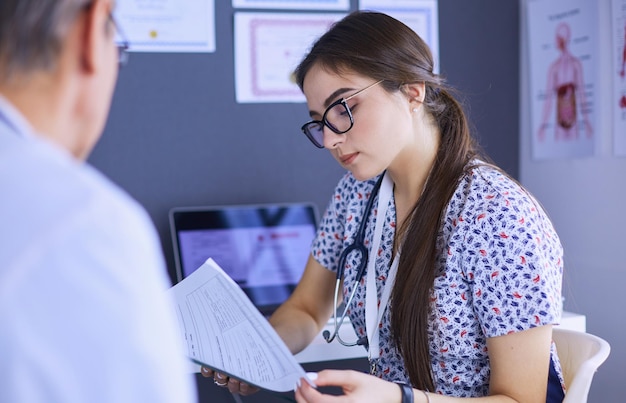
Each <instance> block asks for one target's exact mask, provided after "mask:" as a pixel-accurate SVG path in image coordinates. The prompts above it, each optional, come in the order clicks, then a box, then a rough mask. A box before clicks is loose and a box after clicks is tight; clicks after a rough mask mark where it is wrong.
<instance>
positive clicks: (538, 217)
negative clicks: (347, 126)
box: [312, 164, 563, 397]
mask: <svg viewBox="0 0 626 403" xmlns="http://www.w3.org/2000/svg"><path fill="white" fill-rule="evenodd" d="M376 180H377V178H374V179H371V180H369V181H357V180H356V179H355V178H354V177H353V176H352V174H350V173H347V174H346V175H345V176H344V177H343V178H342V179H341V180H340V182H339V184H338V185H337V187H336V190H335V193H334V195H333V198H332V200H331V202H330V203H329V205H328V208H327V211H326V212H325V214H324V216H323V218H322V221H321V224H320V226H319V228H318V232H317V236H316V238H315V240H314V242H313V246H312V253H313V256H314V257H315V259H316V260H317V261H318V262H319V263H320V264H322V265H323V266H324V267H326V268H328V269H329V270H332V271H336V270H337V267H336V266H337V262H338V260H339V256H340V254H341V252H342V250H343V249H344V248H345V247H346V246H347V245H349V244H350V243H351V242H352V240H353V239H354V235H355V233H356V232H357V229H358V226H359V223H360V221H361V220H362V219H363V214H364V210H365V205H366V203H367V200H368V199H369V197H370V193H371V190H372V188H373V186H374V184H375V182H376ZM394 206H395V204H394V200H393V197H392V199H391V201H390V202H389V207H388V209H387V214H386V218H385V226H384V229H383V235H382V240H381V243H380V249H379V250H378V251H376V253H373V252H372V251H370V256H376V278H377V282H378V287H377V288H378V298H379V300H380V297H381V293H382V289H383V286H384V283H385V280H386V276H387V272H388V270H389V266H390V263H391V258H392V255H391V253H392V245H393V238H394V233H395V227H396V222H395V221H396V213H395V207H394ZM372 210H374V211H373V212H372V213H371V214H369V216H368V217H367V220H368V222H367V229H366V235H365V244H366V246H368V245H370V244H371V242H372V237H373V233H374V223H375V216H376V211H375V210H376V203H374V207H373V208H372ZM409 242H410V240H409ZM368 247H369V246H368ZM437 251H438V256H439V259H438V266H437V268H436V269H437V273H438V275H437V277H436V279H435V283H434V288H433V290H432V291H431V292H432V298H431V300H432V301H433V304H432V306H431V318H430V321H429V323H430V325H429V329H428V335H429V340H430V357H431V364H432V373H433V379H434V382H435V385H436V388H437V392H438V393H443V394H446V395H452V396H461V397H471V396H484V395H487V394H488V391H489V358H488V355H487V344H486V342H487V338H488V337H496V336H501V335H505V334H508V333H511V332H518V331H522V330H526V329H529V328H532V327H535V326H542V325H546V324H557V323H558V322H559V320H560V315H561V308H562V307H561V305H562V302H561V279H562V272H563V260H562V255H563V250H562V247H561V244H560V241H559V238H558V236H557V234H556V232H555V230H554V228H553V226H552V224H551V222H550V220H549V218H548V217H547V215H546V214H545V212H544V211H543V209H542V208H541V207H540V205H539V204H538V203H537V202H536V201H535V199H534V198H533V197H532V196H530V195H529V194H528V193H527V192H526V191H525V190H524V189H523V188H521V187H520V186H519V185H518V184H517V183H516V182H515V181H513V180H512V179H510V178H509V177H507V176H506V175H504V174H503V173H501V172H500V171H499V170H498V169H496V168H494V167H492V166H490V165H486V164H482V165H480V166H479V167H476V168H474V169H473V170H472V171H471V173H470V174H469V175H467V176H465V177H464V178H463V179H462V180H461V181H460V183H459V186H458V187H457V189H456V191H455V192H454V195H453V196H452V198H451V200H450V202H449V204H448V206H447V209H446V211H445V216H444V218H443V221H442V227H441V228H440V231H439V234H438V237H437ZM357 264H358V256H353V255H350V256H348V259H347V264H346V269H345V272H344V289H343V293H344V301H345V300H347V298H348V296H349V293H350V292H351V291H352V288H353V287H354V286H355V276H356V274H355V270H354V268H355V267H356V266H357ZM351 269H352V270H351ZM366 277H367V275H365V276H364V277H363V279H362V280H361V281H360V282H359V284H358V285H357V287H358V288H357V292H356V295H355V298H354V300H353V302H352V303H351V305H350V311H349V316H350V319H351V321H352V324H353V327H354V329H355V332H356V334H357V335H358V337H362V336H365V278H366ZM392 303H393V302H392ZM389 312H390V310H389V308H387V309H386V311H385V313H384V316H383V319H382V326H381V328H380V329H379V330H380V358H379V360H378V362H377V366H376V368H377V371H376V375H377V376H379V377H381V378H383V379H386V380H389V381H394V382H408V375H407V373H406V372H405V370H404V363H403V360H402V357H401V356H400V355H399V353H398V352H397V350H396V348H395V346H394V345H393V343H392V339H391V334H390V313H389ZM407 320H411V319H410V318H407ZM353 348H360V347H353ZM551 364H552V365H551V374H552V375H551V379H550V383H551V384H553V385H552V386H557V387H559V388H560V387H561V385H562V375H561V369H560V365H559V361H558V357H557V356H556V350H555V347H554V344H553V345H552V351H551Z"/></svg>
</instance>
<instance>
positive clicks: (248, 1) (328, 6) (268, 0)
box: [233, 0, 350, 10]
mask: <svg viewBox="0 0 626 403" xmlns="http://www.w3.org/2000/svg"><path fill="white" fill-rule="evenodd" d="M237 7H239V8H280V9H283V10H347V9H348V8H349V7H350V1H349V0H233V8H237Z"/></svg>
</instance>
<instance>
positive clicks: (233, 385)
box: [200, 367, 259, 396]
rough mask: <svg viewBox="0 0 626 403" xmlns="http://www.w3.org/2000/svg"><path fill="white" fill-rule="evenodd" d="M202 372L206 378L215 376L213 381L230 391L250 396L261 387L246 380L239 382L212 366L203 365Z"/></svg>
mask: <svg viewBox="0 0 626 403" xmlns="http://www.w3.org/2000/svg"><path fill="white" fill-rule="evenodd" d="M200 373H201V374H202V376H204V377H205V378H213V381H214V382H215V384H216V385H217V386H221V387H223V388H226V387H227V388H228V390H229V391H230V393H236V394H239V395H242V396H248V395H251V394H253V393H256V392H258V391H259V388H257V387H254V386H250V385H248V384H247V383H244V382H239V381H238V380H237V379H235V378H229V377H228V376H226V375H224V374H222V373H220V372H216V371H213V370H212V369H211V368H207V367H202V368H201V369H200Z"/></svg>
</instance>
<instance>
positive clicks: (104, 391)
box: [0, 97, 196, 403]
mask: <svg viewBox="0 0 626 403" xmlns="http://www.w3.org/2000/svg"><path fill="white" fill-rule="evenodd" d="M0 189H1V191H0V192H1V193H0V324H1V325H0V402H28V403H35V402H46V403H50V402H63V403H73V402H76V403H84V402H90V403H94V402H107V403H110V402H116V403H124V402H128V403H130V402H132V403H136V402H151V403H160V402H176V403H188V402H195V401H196V391H195V387H194V383H193V378H191V376H192V375H191V373H190V372H189V368H188V363H187V362H186V359H185V358H184V352H183V347H182V339H181V337H182V336H181V334H180V333H179V331H178V324H177V323H176V320H177V319H176V317H175V314H174V311H173V305H172V304H171V301H169V300H168V299H166V295H165V290H166V289H167V288H168V287H169V285H170V284H169V281H168V279H167V275H166V273H167V272H166V269H165V265H164V261H163V257H162V254H161V251H160V245H159V241H158V238H157V235H156V232H155V230H154V227H153V225H152V223H151V222H150V219H149V217H148V216H147V214H146V212H145V210H144V209H143V208H141V207H140V206H139V204H138V203H137V202H135V201H134V200H132V199H131V198H130V197H129V196H128V195H127V194H126V193H124V192H123V191H122V190H121V189H120V188H119V187H117V186H116V185H114V184H113V183H111V182H110V181H109V180H108V179H107V178H105V177H104V176H103V175H101V174H100V173H98V172H97V171H96V170H94V169H93V168H91V167H90V166H89V165H87V164H85V163H83V162H80V161H77V160H76V159H74V158H73V157H72V156H71V155H69V153H68V152H66V151H65V150H63V149H61V148H60V147H58V146H56V145H54V144H52V143H49V142H48V141H46V140H45V139H43V138H42V137H41V136H37V135H36V134H34V133H33V132H32V128H31V127H30V125H29V124H28V122H27V121H26V119H24V117H22V116H21V115H20V114H19V112H18V111H17V110H16V109H15V108H13V107H12V106H11V105H10V104H9V103H8V102H7V101H6V100H5V99H2V98H1V97H0Z"/></svg>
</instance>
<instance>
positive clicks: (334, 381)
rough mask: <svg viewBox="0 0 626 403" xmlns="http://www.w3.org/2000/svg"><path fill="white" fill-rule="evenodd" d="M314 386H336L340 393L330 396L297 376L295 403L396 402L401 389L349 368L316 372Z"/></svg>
mask: <svg viewBox="0 0 626 403" xmlns="http://www.w3.org/2000/svg"><path fill="white" fill-rule="evenodd" d="M314 383H315V384H316V385H317V386H338V387H340V388H341V389H342V390H343V393H344V394H343V395H341V396H332V395H325V394H323V393H320V392H319V391H318V390H316V389H314V388H313V387H311V385H309V384H308V382H306V380H304V379H301V380H300V384H299V386H297V387H296V401H298V402H299V403H304V402H307V403H331V402H388V403H394V402H398V403H399V402H400V401H401V399H402V392H401V391H400V387H399V386H398V385H396V384H395V383H391V382H387V381H383V380H382V379H380V378H377V377H375V376H372V375H368V374H366V373H363V372H358V371H352V370H324V371H320V372H318V373H317V379H315V380H314Z"/></svg>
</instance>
